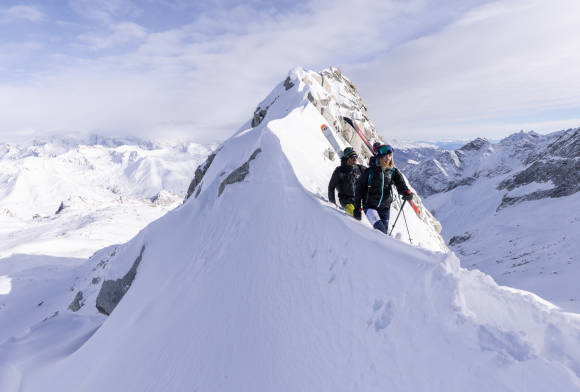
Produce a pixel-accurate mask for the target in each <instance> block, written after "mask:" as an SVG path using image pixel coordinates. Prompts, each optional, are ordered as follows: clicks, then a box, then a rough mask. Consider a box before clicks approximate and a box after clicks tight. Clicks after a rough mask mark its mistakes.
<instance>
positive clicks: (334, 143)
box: [320, 124, 342, 156]
mask: <svg viewBox="0 0 580 392" xmlns="http://www.w3.org/2000/svg"><path fill="white" fill-rule="evenodd" d="M320 130H321V131H322V134H323V135H324V137H326V140H328V142H329V143H330V145H331V146H332V148H333V149H334V151H335V152H336V153H337V154H338V156H340V155H341V153H342V149H341V148H340V145H339V144H338V140H336V137H335V136H334V133H332V130H331V129H330V128H329V127H328V125H326V124H322V125H321V126H320Z"/></svg>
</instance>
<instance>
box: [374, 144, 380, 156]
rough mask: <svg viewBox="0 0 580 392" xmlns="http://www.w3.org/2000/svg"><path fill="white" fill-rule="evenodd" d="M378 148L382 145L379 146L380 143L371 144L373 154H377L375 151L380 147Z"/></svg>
mask: <svg viewBox="0 0 580 392" xmlns="http://www.w3.org/2000/svg"><path fill="white" fill-rule="evenodd" d="M380 146H382V144H381V143H379V142H374V143H373V152H374V153H375V154H376V153H377V150H378V149H379V147H380Z"/></svg>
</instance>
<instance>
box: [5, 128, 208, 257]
mask: <svg viewBox="0 0 580 392" xmlns="http://www.w3.org/2000/svg"><path fill="white" fill-rule="evenodd" d="M208 153H209V150H208V148H207V147H204V146H200V145H197V144H194V143H186V144H177V145H156V144H153V143H150V142H140V141H131V140H128V141H124V140H115V139H106V138H98V137H92V138H89V139H88V140H74V139H67V138H64V137H62V138H52V139H47V140H45V141H42V142H39V141H36V142H33V143H29V144H20V145H14V144H0V257H7V256H9V255H11V254H15V253H28V254H38V255H53V256H69V257H70V256H75V257H79V256H80V257H87V256H89V255H91V254H92V253H93V252H94V251H95V250H97V249H100V248H102V247H104V246H107V245H110V244H112V243H118V242H124V241H126V240H128V239H130V238H131V237H133V236H134V235H135V234H136V233H137V232H138V231H139V230H140V229H142V228H143V227H144V226H145V225H147V224H148V223H149V222H151V221H153V220H155V219H157V218H159V217H160V216H162V215H163V214H165V213H166V212H167V211H168V210H170V209H171V208H174V207H175V206H177V205H178V204H179V203H180V202H181V201H182V200H183V197H184V195H185V191H186V190H187V184H188V182H189V180H190V179H191V176H192V174H193V172H194V170H195V167H196V165H198V164H199V163H200V162H201V161H202V160H203V159H204V158H205V157H206V156H207V154H208Z"/></svg>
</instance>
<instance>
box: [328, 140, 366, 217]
mask: <svg viewBox="0 0 580 392" xmlns="http://www.w3.org/2000/svg"><path fill="white" fill-rule="evenodd" d="M357 158H358V156H357V155H356V151H355V150H354V149H353V148H352V147H347V148H345V149H344V152H343V154H342V158H341V160H340V161H341V162H340V166H338V167H337V168H336V169H334V172H333V173H332V177H331V178H330V182H329V183H328V200H330V202H331V203H334V204H336V198H335V196H334V191H335V189H336V190H338V200H339V201H340V205H341V206H342V207H343V208H344V210H345V211H346V213H347V214H349V215H352V214H353V210H354V197H355V188H356V183H357V180H358V178H359V177H360V175H361V173H362V171H363V170H364V169H365V167H364V166H362V165H359V164H357V163H356V160H357Z"/></svg>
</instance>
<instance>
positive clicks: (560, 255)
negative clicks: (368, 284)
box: [408, 129, 580, 313]
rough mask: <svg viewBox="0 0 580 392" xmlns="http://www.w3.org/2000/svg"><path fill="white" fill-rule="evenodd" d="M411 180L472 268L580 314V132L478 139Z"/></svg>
mask: <svg viewBox="0 0 580 392" xmlns="http://www.w3.org/2000/svg"><path fill="white" fill-rule="evenodd" d="M408 173H409V178H410V179H411V181H412V182H413V184H414V185H415V187H416V188H417V189H418V190H420V191H421V192H423V194H425V195H430V196H429V197H427V198H426V199H425V203H426V205H427V206H428V207H429V208H430V209H431V211H432V212H433V213H434V214H435V215H436V216H437V218H438V219H439V220H440V221H441V223H442V226H443V230H442V235H443V236H444V237H445V239H446V241H448V243H449V245H450V247H451V248H452V249H453V250H454V251H455V252H457V253H458V254H459V255H460V257H461V260H462V264H463V265H464V266H465V267H466V268H470V269H479V270H481V271H483V272H485V273H488V274H490V275H491V276H493V277H494V279H495V280H496V281H497V282H498V283H500V284H504V285H508V286H511V287H517V288H521V289H524V290H529V291H533V292H535V293H537V294H539V295H541V296H542V297H544V298H546V299H548V300H550V301H551V302H553V303H555V304H557V305H558V306H560V307H561V308H562V309H564V310H567V311H573V312H576V313H580V293H579V292H578V284H577V281H578V278H579V277H580V264H579V262H580V259H579V258H578V255H580V209H579V208H578V206H580V192H578V190H580V129H571V130H567V131H560V132H555V133H551V134H548V135H539V134H536V133H534V132H519V133H516V134H513V135H511V136H509V137H507V138H505V139H503V140H502V141H500V142H498V143H490V142H488V141H486V140H483V139H477V140H474V141H472V142H471V143H468V144H466V145H465V146H464V147H462V148H461V149H458V150H456V151H447V152H445V153H442V154H440V155H439V156H438V157H436V158H435V159H432V160H429V161H426V162H422V163H421V164H419V165H417V166H416V167H414V168H413V169H411V170H409V171H408Z"/></svg>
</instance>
